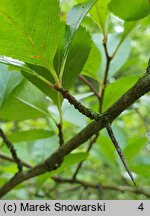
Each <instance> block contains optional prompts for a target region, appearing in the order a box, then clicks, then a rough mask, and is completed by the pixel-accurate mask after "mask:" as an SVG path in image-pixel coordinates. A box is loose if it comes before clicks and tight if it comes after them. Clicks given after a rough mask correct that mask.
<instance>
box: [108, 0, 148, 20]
mask: <svg viewBox="0 0 150 216" xmlns="http://www.w3.org/2000/svg"><path fill="white" fill-rule="evenodd" d="M108 8H109V10H110V11H111V12H112V13H114V14H115V15H116V16H118V17H119V18H121V19H123V20H125V21H135V20H138V19H141V18H144V17H146V16H147V15H149V14H150V2H149V1H148V0H132V1H131V0H126V1H122V0H111V2H110V3H109V5H108Z"/></svg>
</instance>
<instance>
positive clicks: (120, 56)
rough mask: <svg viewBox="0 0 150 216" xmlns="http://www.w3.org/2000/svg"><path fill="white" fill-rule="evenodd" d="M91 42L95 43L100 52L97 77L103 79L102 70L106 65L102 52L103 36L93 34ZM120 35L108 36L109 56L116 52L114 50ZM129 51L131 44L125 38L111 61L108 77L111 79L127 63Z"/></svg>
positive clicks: (118, 42)
mask: <svg viewBox="0 0 150 216" xmlns="http://www.w3.org/2000/svg"><path fill="white" fill-rule="evenodd" d="M93 40H94V42H95V43H96V45H97V47H98V49H99V50H100V52H101V57H102V59H101V68H100V70H99V73H100V74H98V77H103V73H104V68H105V65H106V57H105V52H104V47H103V44H102V40H103V36H102V35H101V34H94V35H93ZM120 40H121V34H110V35H108V45H107V46H108V51H109V55H110V56H111V55H113V54H114V52H115V51H116V48H117V47H118V45H119V44H120ZM130 51H131V44H130V40H129V39H128V38H127V39H126V40H124V41H123V43H122V44H121V45H120V46H119V49H118V50H117V53H116V55H115V57H114V59H113V60H112V61H111V64H110V68H109V77H112V76H113V75H114V74H115V73H116V72H117V71H118V70H119V69H120V68H121V67H122V66H123V65H124V64H125V62H126V61H127V59H128V58H129V54H130Z"/></svg>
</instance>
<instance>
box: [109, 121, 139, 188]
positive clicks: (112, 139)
mask: <svg viewBox="0 0 150 216" xmlns="http://www.w3.org/2000/svg"><path fill="white" fill-rule="evenodd" d="M105 120H106V130H107V132H108V135H109V137H110V139H111V141H112V143H113V144H114V146H115V149H116V151H117V152H118V155H119V157H120V159H121V161H122V163H123V165H124V167H125V169H126V171H127V173H128V175H129V176H130V178H131V180H132V182H133V184H134V185H135V186H136V183H135V180H134V177H133V175H132V172H131V171H130V169H129V167H128V164H127V161H126V159H125V157H124V155H123V152H122V150H121V148H120V146H119V143H118V141H117V140H116V138H115V135H114V133H113V130H112V128H111V125H110V123H109V121H108V120H107V118H105Z"/></svg>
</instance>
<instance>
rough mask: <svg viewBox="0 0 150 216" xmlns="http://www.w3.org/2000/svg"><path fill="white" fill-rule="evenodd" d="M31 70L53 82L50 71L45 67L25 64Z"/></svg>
mask: <svg viewBox="0 0 150 216" xmlns="http://www.w3.org/2000/svg"><path fill="white" fill-rule="evenodd" d="M26 65H27V66H28V67H29V68H30V69H31V70H32V71H34V72H35V73H37V74H38V75H40V76H42V77H43V78H45V79H46V80H48V81H49V82H50V83H53V84H54V83H55V81H54V79H53V77H52V75H51V74H50V71H49V70H48V69H47V68H44V67H42V66H39V65H33V64H28V63H27V64H26Z"/></svg>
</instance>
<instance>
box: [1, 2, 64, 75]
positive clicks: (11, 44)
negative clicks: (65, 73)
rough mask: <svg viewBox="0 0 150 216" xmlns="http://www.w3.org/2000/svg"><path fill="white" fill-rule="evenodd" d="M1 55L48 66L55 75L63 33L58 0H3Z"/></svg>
mask: <svg viewBox="0 0 150 216" xmlns="http://www.w3.org/2000/svg"><path fill="white" fill-rule="evenodd" d="M0 19H1V25H0V32H1V40H0V55H3V56H9V57H12V58H14V59H18V60H21V61H24V62H28V63H31V64H38V65H41V66H45V67H46V68H48V69H49V70H50V72H51V73H52V74H53V76H54V77H56V74H55V72H54V69H53V58H54V55H55V52H56V49H57V43H58V35H59V25H60V21H59V4H58V1H57V0H51V1H47V0H32V1H30V0H22V1H20V0H14V1H11V0H6V1H2V0H0Z"/></svg>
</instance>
